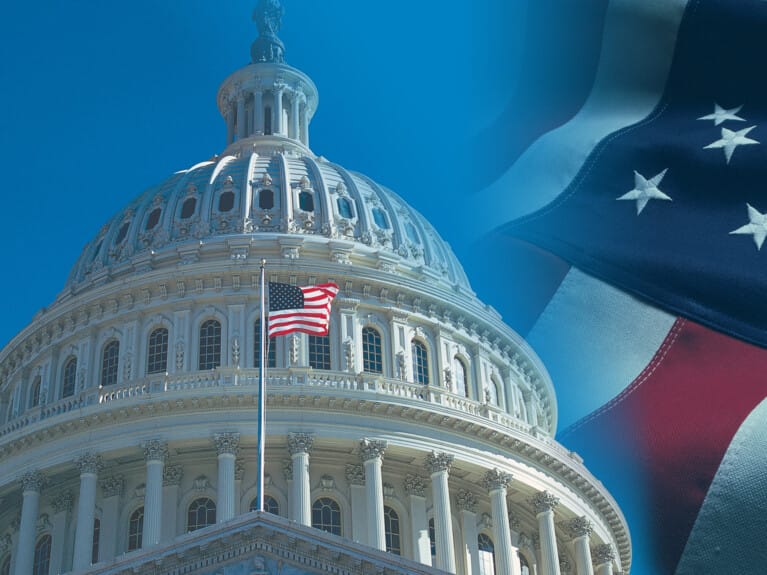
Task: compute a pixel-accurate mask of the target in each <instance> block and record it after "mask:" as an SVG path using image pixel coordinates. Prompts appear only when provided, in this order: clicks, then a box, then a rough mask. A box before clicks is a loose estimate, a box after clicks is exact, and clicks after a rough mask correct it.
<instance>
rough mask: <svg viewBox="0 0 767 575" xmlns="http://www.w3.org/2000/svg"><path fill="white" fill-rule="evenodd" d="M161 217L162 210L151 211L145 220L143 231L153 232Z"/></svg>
mask: <svg viewBox="0 0 767 575" xmlns="http://www.w3.org/2000/svg"><path fill="white" fill-rule="evenodd" d="M161 215H162V208H155V209H153V210H152V212H151V213H150V214H149V217H148V218H147V219H146V225H145V226H144V230H146V231H147V232H148V231H149V230H153V229H154V228H155V226H156V225H157V224H159V223H160V216H161Z"/></svg>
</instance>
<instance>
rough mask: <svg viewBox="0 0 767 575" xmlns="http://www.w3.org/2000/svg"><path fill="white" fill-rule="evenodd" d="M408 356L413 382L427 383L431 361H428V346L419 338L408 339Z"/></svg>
mask: <svg viewBox="0 0 767 575" xmlns="http://www.w3.org/2000/svg"><path fill="white" fill-rule="evenodd" d="M410 358H411V362H412V367H413V383H416V384H419V385H429V384H430V382H431V377H430V375H431V374H430V372H431V365H430V364H431V362H430V361H429V346H428V345H426V342H425V341H423V340H422V339H420V338H417V337H414V338H413V339H411V340H410Z"/></svg>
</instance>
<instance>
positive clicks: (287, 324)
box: [268, 282, 338, 337]
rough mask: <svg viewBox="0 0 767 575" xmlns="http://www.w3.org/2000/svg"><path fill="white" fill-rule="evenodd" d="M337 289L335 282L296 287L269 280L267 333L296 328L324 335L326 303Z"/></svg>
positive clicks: (325, 329) (326, 330)
mask: <svg viewBox="0 0 767 575" xmlns="http://www.w3.org/2000/svg"><path fill="white" fill-rule="evenodd" d="M337 293H338V286H337V285H336V284H334V283H325V284H319V285H315V286H305V287H296V286H292V285H290V284H284V283H277V282H270V283H269V323H268V335H269V337H277V336H280V335H286V334H289V333H292V332H296V331H300V332H304V333H309V334H313V335H327V334H328V327H329V325H330V306H331V303H332V301H333V298H334V297H335V296H336V294H337Z"/></svg>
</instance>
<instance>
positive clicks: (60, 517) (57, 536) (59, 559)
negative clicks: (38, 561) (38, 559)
mask: <svg viewBox="0 0 767 575" xmlns="http://www.w3.org/2000/svg"><path fill="white" fill-rule="evenodd" d="M51 506H52V507H53V529H52V530H51V564H50V569H49V573H64V572H65V571H67V569H65V568H64V548H65V544H66V539H67V533H68V532H69V525H68V523H69V519H70V514H71V513H72V493H71V492H70V491H65V492H63V493H62V494H60V495H59V496H58V497H56V499H54V500H53V502H52V503H51Z"/></svg>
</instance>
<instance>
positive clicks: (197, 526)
mask: <svg viewBox="0 0 767 575" xmlns="http://www.w3.org/2000/svg"><path fill="white" fill-rule="evenodd" d="M203 502H204V503H205V509H204V513H205V520H204V522H203V523H199V522H197V520H199V518H200V510H201V507H200V503H203ZM195 504H197V505H198V506H197V509H196V510H195V511H192V505H195ZM208 504H210V505H208ZM211 506H212V507H211ZM217 511H218V509H217V506H216V502H215V501H213V498H211V497H208V496H202V497H195V498H194V499H193V500H192V501H190V502H189V505H187V506H186V532H187V533H191V532H192V531H197V530H198V529H204V528H205V527H210V526H211V525H215V524H216V517H217ZM192 513H194V514H195V523H194V525H193V524H192ZM211 514H212V520H211Z"/></svg>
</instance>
